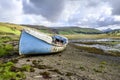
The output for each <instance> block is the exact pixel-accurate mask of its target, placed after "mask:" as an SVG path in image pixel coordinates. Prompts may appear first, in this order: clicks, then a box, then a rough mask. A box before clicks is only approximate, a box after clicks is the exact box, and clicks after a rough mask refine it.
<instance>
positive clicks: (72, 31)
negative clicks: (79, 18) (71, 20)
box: [22, 25, 102, 34]
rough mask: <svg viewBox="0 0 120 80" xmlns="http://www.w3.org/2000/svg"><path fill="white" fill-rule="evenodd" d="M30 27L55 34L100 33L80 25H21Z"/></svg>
mask: <svg viewBox="0 0 120 80" xmlns="http://www.w3.org/2000/svg"><path fill="white" fill-rule="evenodd" d="M22 26H27V27H31V28H36V29H38V30H40V31H42V32H45V33H56V34H80V33H82V34H100V33H102V32H101V31H99V30H97V29H93V28H80V27H74V26H73V27H46V26H41V25H22Z"/></svg>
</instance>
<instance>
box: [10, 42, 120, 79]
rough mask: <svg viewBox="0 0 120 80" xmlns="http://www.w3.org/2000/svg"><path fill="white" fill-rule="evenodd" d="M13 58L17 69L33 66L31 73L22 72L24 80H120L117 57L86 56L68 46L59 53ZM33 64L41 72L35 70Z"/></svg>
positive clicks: (88, 54)
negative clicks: (23, 66) (16, 59)
mask: <svg viewBox="0 0 120 80" xmlns="http://www.w3.org/2000/svg"><path fill="white" fill-rule="evenodd" d="M12 58H13V57H12ZM15 58H19V59H18V62H17V63H16V66H17V67H21V66H22V65H24V64H29V65H31V66H34V70H35V71H33V72H25V74H26V79H25V80H120V57H112V56H105V55H98V54H93V53H88V52H85V51H83V50H80V49H76V48H75V47H73V46H72V45H71V43H70V44H68V46H67V48H66V50H65V51H63V52H61V53H57V54H52V55H35V56H24V57H21V56H18V55H17V56H16V57H15ZM34 63H36V64H37V65H40V66H45V68H43V69H42V68H38V67H37V65H35V64H34ZM41 73H49V74H47V75H49V76H46V75H44V76H43V75H41Z"/></svg>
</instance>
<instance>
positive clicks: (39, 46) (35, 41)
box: [19, 30, 68, 55]
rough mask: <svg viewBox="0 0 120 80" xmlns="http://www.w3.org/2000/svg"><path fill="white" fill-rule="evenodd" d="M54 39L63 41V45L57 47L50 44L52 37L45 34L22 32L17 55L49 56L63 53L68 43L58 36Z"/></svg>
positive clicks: (30, 31)
mask: <svg viewBox="0 0 120 80" xmlns="http://www.w3.org/2000/svg"><path fill="white" fill-rule="evenodd" d="M54 38H60V39H62V40H64V42H63V44H64V45H62V46H58V45H56V44H52V42H53V39H52V37H50V36H47V35H45V34H42V33H41V34H40V33H38V32H34V31H32V30H28V31H27V30H26V31H25V30H23V31H22V33H21V37H20V41H19V54H20V55H22V54H23V55H27V54H50V53H56V52H61V51H63V50H64V49H65V47H66V44H67V43H68V41H67V39H65V38H63V37H60V36H59V37H58V36H55V37H54Z"/></svg>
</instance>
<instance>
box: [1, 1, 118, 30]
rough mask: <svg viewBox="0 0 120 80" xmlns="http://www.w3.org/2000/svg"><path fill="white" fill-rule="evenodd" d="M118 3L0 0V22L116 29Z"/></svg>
mask: <svg viewBox="0 0 120 80" xmlns="http://www.w3.org/2000/svg"><path fill="white" fill-rule="evenodd" d="M119 3H120V0H0V22H10V23H16V24H33V25H45V26H48V27H60V26H79V27H87V28H98V29H100V28H101V29H104V28H113V29H117V28H120V27H119V25H120V5H119ZM112 25H113V26H112Z"/></svg>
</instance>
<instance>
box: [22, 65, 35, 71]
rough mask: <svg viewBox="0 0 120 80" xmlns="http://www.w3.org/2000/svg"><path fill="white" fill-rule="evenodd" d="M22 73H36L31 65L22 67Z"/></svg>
mask: <svg viewBox="0 0 120 80" xmlns="http://www.w3.org/2000/svg"><path fill="white" fill-rule="evenodd" d="M21 69H22V71H27V72H34V71H35V70H34V68H33V67H32V66H31V65H28V64H25V65H23V66H22V68H21Z"/></svg>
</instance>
